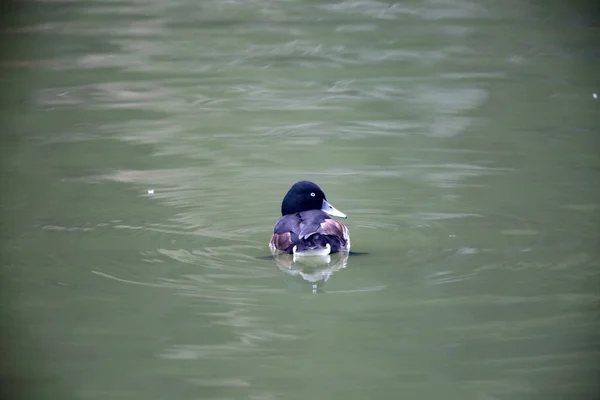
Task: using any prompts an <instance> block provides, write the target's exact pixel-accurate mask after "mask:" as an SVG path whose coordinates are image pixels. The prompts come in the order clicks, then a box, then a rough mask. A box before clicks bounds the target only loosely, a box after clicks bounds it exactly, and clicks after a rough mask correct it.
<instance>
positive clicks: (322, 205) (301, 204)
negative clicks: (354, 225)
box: [281, 181, 346, 218]
mask: <svg viewBox="0 0 600 400" xmlns="http://www.w3.org/2000/svg"><path fill="white" fill-rule="evenodd" d="M308 210H322V211H324V212H326V213H327V214H329V215H332V216H335V217H340V218H346V214H344V213H342V212H340V211H338V210H336V209H335V207H333V206H332V205H331V204H329V203H328V202H327V198H326V197H325V193H323V190H321V188H320V187H319V186H318V185H317V184H316V183H314V182H310V181H300V182H296V183H295V184H294V185H293V186H292V187H291V188H290V190H289V191H288V192H287V194H286V195H285V197H284V198H283V202H282V203H281V215H289V214H295V213H298V212H302V211H308Z"/></svg>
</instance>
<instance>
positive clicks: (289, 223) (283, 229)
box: [270, 214, 300, 252]
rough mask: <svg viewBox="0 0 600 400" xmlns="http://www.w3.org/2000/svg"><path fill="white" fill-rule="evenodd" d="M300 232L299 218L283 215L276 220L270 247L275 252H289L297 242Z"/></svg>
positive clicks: (292, 215)
mask: <svg viewBox="0 0 600 400" xmlns="http://www.w3.org/2000/svg"><path fill="white" fill-rule="evenodd" d="M298 232H300V217H299V216H298V214H291V215H284V216H283V217H280V218H279V219H278V220H277V223H276V224H275V228H274V229H273V236H272V237H271V242H270V243H271V246H272V247H275V248H276V249H277V250H281V251H285V252H289V250H291V248H292V247H293V245H294V241H295V240H298Z"/></svg>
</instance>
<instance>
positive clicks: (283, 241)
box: [271, 232, 292, 251]
mask: <svg viewBox="0 0 600 400" xmlns="http://www.w3.org/2000/svg"><path fill="white" fill-rule="evenodd" d="M271 245H272V246H274V247H275V248H276V249H277V250H281V251H286V250H287V248H288V247H290V246H291V245H292V239H291V235H290V233H289V232H285V233H282V234H281V235H278V234H276V233H274V234H273V236H272V237H271Z"/></svg>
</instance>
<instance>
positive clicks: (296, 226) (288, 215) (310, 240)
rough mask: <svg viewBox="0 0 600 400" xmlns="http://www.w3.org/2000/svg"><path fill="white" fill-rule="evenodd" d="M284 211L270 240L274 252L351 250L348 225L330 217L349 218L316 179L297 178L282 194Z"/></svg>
mask: <svg viewBox="0 0 600 400" xmlns="http://www.w3.org/2000/svg"><path fill="white" fill-rule="evenodd" d="M281 215H282V216H281V217H279V219H278V220H277V223H276V224H275V228H274V229H273V236H272V237H271V241H270V243H269V248H270V249H271V252H272V253H273V254H277V253H288V254H293V255H294V256H308V255H315V256H323V255H327V254H330V253H337V252H348V251H350V234H349V232H348V228H346V226H345V225H344V224H342V223H341V222H338V221H336V220H334V219H333V218H331V217H332V216H333V217H340V218H346V214H344V213H343V212H341V211H338V210H336V209H335V207H333V206H332V205H331V204H329V202H327V198H326V197H325V193H323V190H321V188H320V187H319V186H318V185H317V184H316V183H314V182H310V181H300V182H296V183H295V184H294V185H293V186H292V187H291V188H290V190H289V191H288V192H287V194H286V195H285V197H284V198H283V202H282V203H281Z"/></svg>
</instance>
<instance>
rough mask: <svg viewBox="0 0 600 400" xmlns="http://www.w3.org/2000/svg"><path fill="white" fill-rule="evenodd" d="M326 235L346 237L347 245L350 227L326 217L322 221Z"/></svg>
mask: <svg viewBox="0 0 600 400" xmlns="http://www.w3.org/2000/svg"><path fill="white" fill-rule="evenodd" d="M320 232H322V233H323V234H324V235H331V236H337V237H339V238H342V239H344V242H345V245H346V244H348V228H346V225H344V224H342V223H341V222H338V221H336V220H335V219H326V220H325V221H323V222H322V223H321V229H320Z"/></svg>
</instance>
